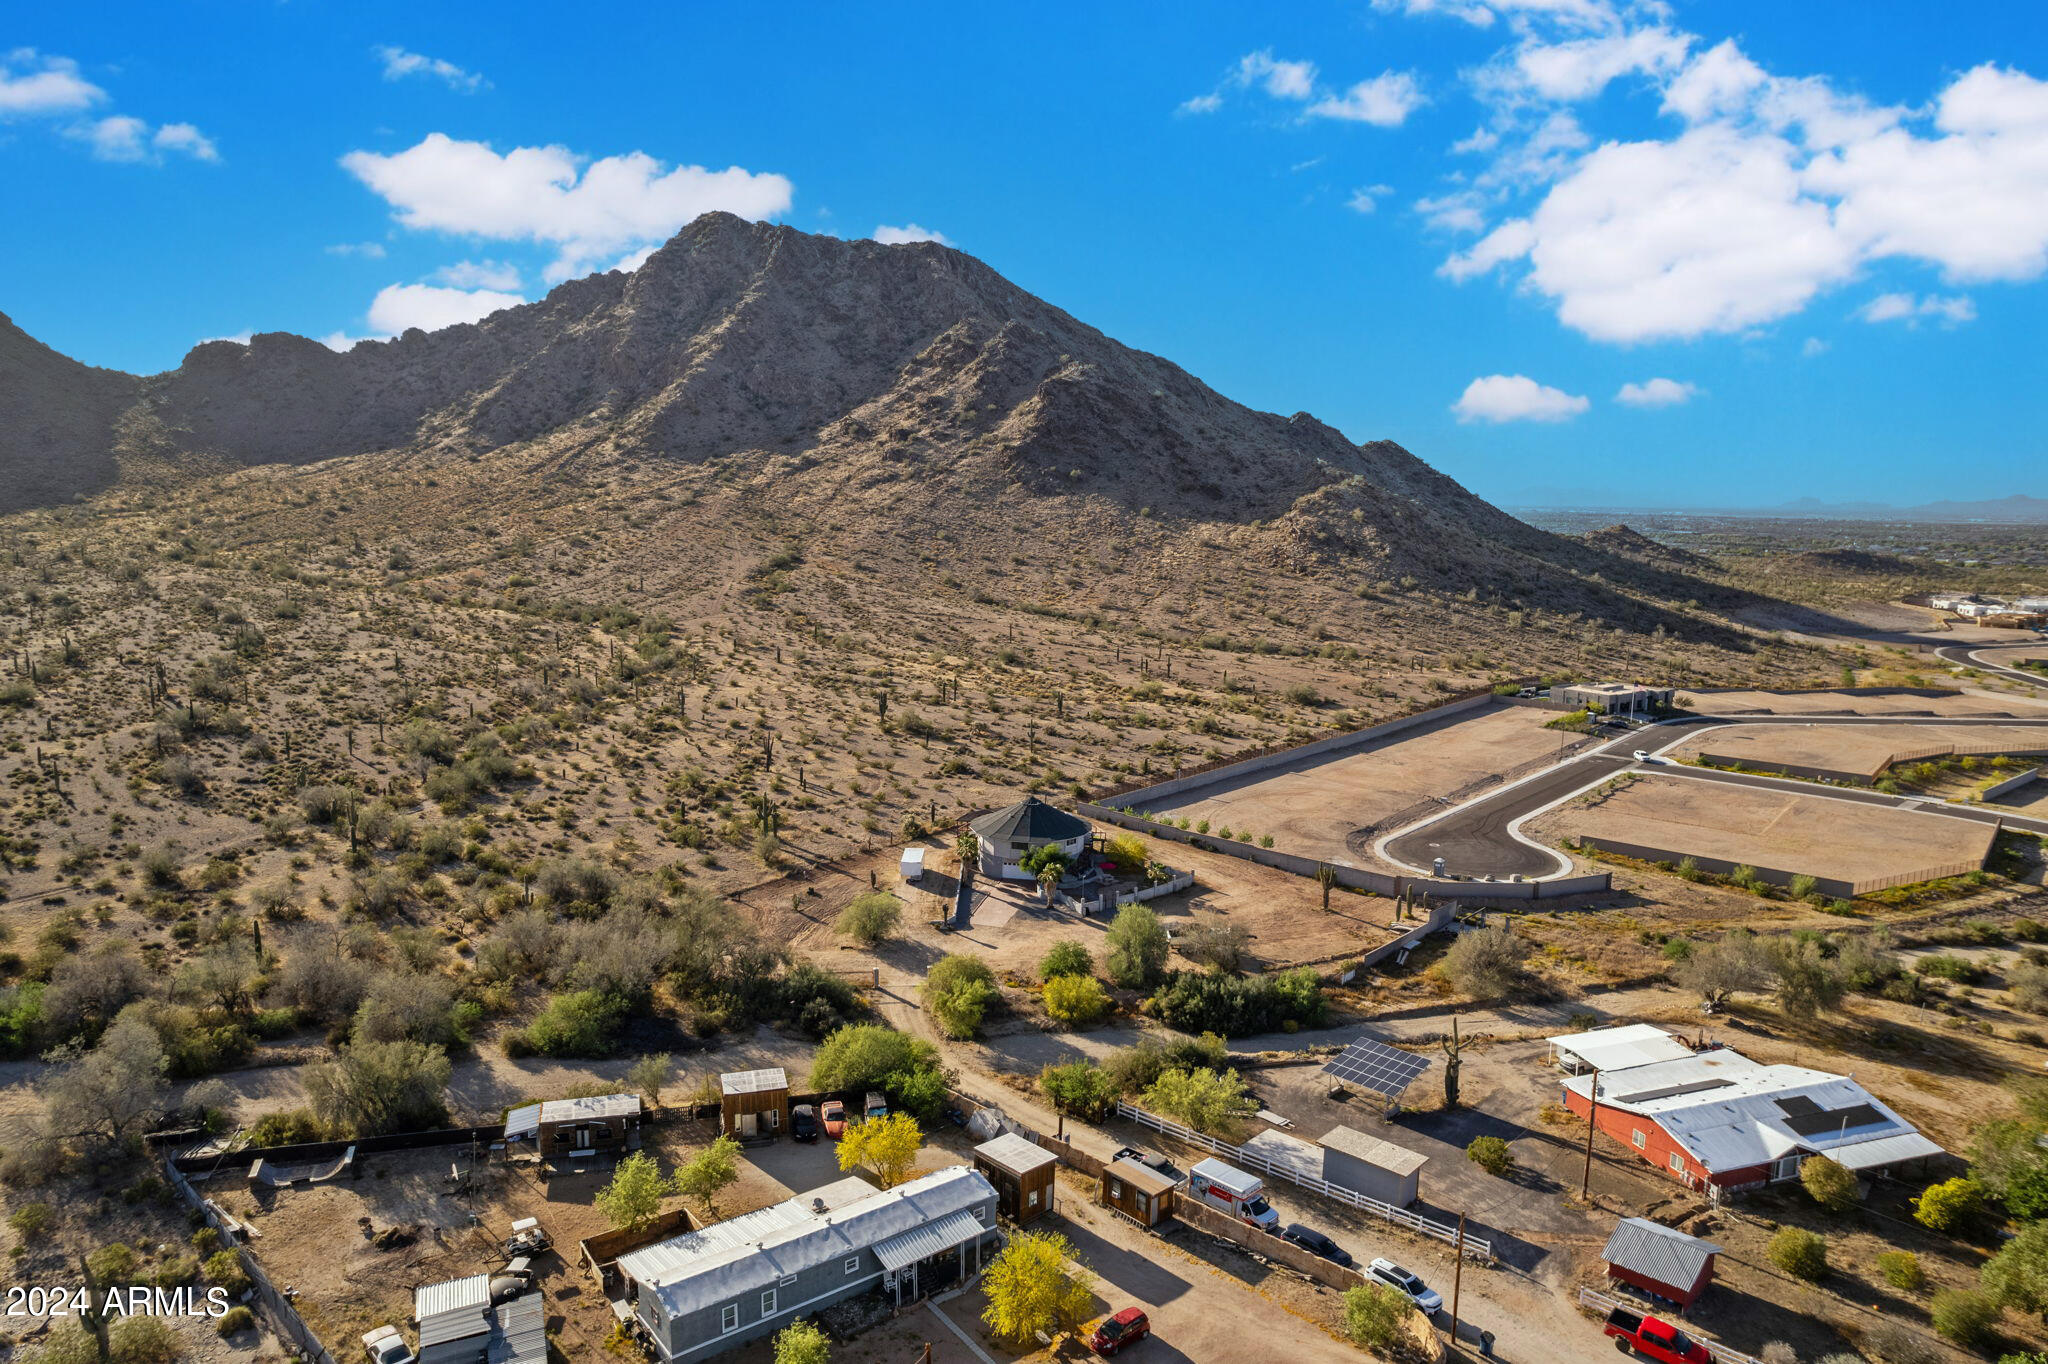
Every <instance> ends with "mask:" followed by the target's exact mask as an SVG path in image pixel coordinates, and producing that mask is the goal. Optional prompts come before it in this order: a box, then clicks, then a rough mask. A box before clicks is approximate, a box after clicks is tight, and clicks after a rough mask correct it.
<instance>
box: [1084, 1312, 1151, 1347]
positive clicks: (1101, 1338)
mask: <svg viewBox="0 0 2048 1364" xmlns="http://www.w3.org/2000/svg"><path fill="white" fill-rule="evenodd" d="M1151 1334H1152V1322H1151V1319H1150V1318H1148V1317H1147V1316H1146V1315H1145V1314H1144V1312H1143V1311H1142V1310H1140V1309H1138V1308H1136V1307H1126V1308H1125V1309H1124V1310H1123V1311H1121V1312H1119V1313H1117V1314H1116V1315H1115V1316H1113V1317H1108V1318H1105V1319H1104V1321H1103V1323H1102V1325H1100V1326H1098V1327H1096V1328H1095V1333H1094V1334H1093V1335H1091V1336H1089V1337H1088V1348H1089V1349H1091V1350H1093V1351H1095V1353H1097V1354H1099V1355H1113V1354H1115V1353H1116V1352H1117V1351H1118V1350H1121V1349H1123V1348H1124V1346H1126V1345H1134V1344H1136V1343H1137V1342H1138V1341H1141V1340H1143V1339H1144V1338H1145V1337H1146V1336H1149V1335H1151Z"/></svg>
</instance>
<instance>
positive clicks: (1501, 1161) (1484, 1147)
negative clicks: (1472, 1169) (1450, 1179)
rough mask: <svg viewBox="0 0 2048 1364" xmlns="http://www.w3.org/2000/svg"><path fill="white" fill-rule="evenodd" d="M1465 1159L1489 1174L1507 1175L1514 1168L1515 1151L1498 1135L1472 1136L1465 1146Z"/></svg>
mask: <svg viewBox="0 0 2048 1364" xmlns="http://www.w3.org/2000/svg"><path fill="white" fill-rule="evenodd" d="M1465 1159H1467V1160H1469V1161H1471V1162H1472V1163H1473V1164H1474V1165H1477V1166H1478V1167H1479V1168H1480V1169H1482V1170H1484V1171H1486V1173H1488V1174H1490V1175H1502V1176H1505V1175H1507V1174H1508V1173H1509V1172H1510V1171H1512V1170H1513V1169H1514V1168H1515V1153H1514V1152H1513V1151H1512V1150H1510V1149H1509V1147H1508V1144H1507V1143H1506V1142H1505V1141H1503V1140H1501V1139H1500V1138H1499V1137H1474V1138H1472V1140H1471V1142H1470V1143H1468V1144H1467V1145H1466V1147H1465Z"/></svg>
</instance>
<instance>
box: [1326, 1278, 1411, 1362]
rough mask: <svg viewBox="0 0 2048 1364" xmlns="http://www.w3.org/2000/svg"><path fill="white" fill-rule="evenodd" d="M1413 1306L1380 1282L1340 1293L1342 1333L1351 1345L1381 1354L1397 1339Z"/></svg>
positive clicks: (1406, 1298) (1402, 1294)
mask: <svg viewBox="0 0 2048 1364" xmlns="http://www.w3.org/2000/svg"><path fill="white" fill-rule="evenodd" d="M1414 1310H1415V1304H1414V1303H1413V1302H1410V1301H1409V1299H1408V1296H1407V1295H1406V1294H1404V1293H1401V1292H1399V1291H1397V1290H1396V1289H1393V1288H1391V1287H1389V1286H1388V1285H1386V1284H1383V1283H1362V1284H1359V1285H1358V1286H1357V1287H1356V1288H1350V1289H1346V1290H1345V1293H1344V1332H1345V1334H1346V1335H1348V1336H1350V1337H1351V1340H1352V1343H1353V1344H1355V1345H1358V1346H1361V1347H1363V1348H1364V1349H1367V1350H1372V1351H1375V1352H1377V1353H1381V1354H1384V1353H1386V1352H1388V1351H1389V1350H1390V1349H1391V1348H1392V1347H1393V1345H1394V1342H1395V1341H1397V1340H1398V1339H1399V1338H1400V1336H1401V1327H1402V1326H1403V1324H1404V1323H1406V1322H1407V1320H1408V1314H1409V1313H1410V1312H1413V1311H1414Z"/></svg>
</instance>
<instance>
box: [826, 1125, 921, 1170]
mask: <svg viewBox="0 0 2048 1364" xmlns="http://www.w3.org/2000/svg"><path fill="white" fill-rule="evenodd" d="M923 1146H924V1133H923V1132H921V1131H919V1130H918V1126H917V1119H915V1118H913V1117H911V1116H910V1115H909V1114H908V1113H891V1114H890V1115H889V1116H888V1117H886V1118H864V1119H862V1120H861V1121H859V1122H852V1123H848V1124H847V1125H846V1134H845V1135H844V1136H842V1137H840V1138H839V1148H838V1156H839V1168H840V1169H842V1170H851V1169H854V1168H855V1167H857V1166H861V1165H865V1166H867V1167H868V1169H870V1170H872V1171H873V1172H874V1175H875V1182H876V1183H877V1184H880V1185H881V1186H882V1187H883V1188H885V1189H893V1188H895V1187H896V1186H897V1185H898V1184H901V1183H902V1182H903V1181H904V1180H905V1179H906V1178H908V1177H909V1175H910V1171H911V1167H912V1166H914V1165H916V1164H917V1153H918V1151H919V1150H920V1149H921V1148H922V1147H923Z"/></svg>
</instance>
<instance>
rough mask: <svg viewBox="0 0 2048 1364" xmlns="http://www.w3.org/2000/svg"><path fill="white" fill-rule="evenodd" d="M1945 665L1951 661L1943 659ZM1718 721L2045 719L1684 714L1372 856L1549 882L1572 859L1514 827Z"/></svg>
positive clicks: (2024, 824) (2032, 824) (1987, 816)
mask: <svg viewBox="0 0 2048 1364" xmlns="http://www.w3.org/2000/svg"><path fill="white" fill-rule="evenodd" d="M1951 661H1953V660H1951ZM1722 724H1777V725H1944V726H1949V725H1972V724H1993V725H2000V726H2012V725H2021V726H2042V727H2048V718H2040V719H2035V718H2027V719H2003V718H1995V719H1979V718H1969V717H1960V716H1891V717H1886V716H1848V715H1794V716H1787V715H1730V716H1689V717H1685V718H1682V719H1679V720H1674V721H1670V722H1667V723H1665V724H1660V725H1653V726H1649V727H1647V728H1645V729H1642V730H1636V731H1631V732H1629V733H1625V734H1623V735H1621V736H1620V737H1618V738H1615V739H1612V740H1610V741H1608V742H1607V743H1604V744H1602V745H1601V746H1600V747H1598V748H1596V749H1593V750H1592V751H1590V752H1588V753H1583V754H1580V755H1579V756H1578V757H1575V758H1568V759H1566V760H1565V761H1564V762H1562V763H1560V764H1558V765H1557V766H1556V767H1551V768H1546V769H1544V770H1543V771H1542V772H1539V773H1537V774H1536V775H1535V776H1533V777H1528V778H1525V779H1523V780H1522V781H1519V782H1515V783H1512V784H1510V785H1508V786H1504V787H1502V788H1500V789H1499V790H1498V791H1492V792H1489V793H1487V794H1486V795H1483V796H1480V797H1478V798H1476V799H1474V800H1470V801H1467V802H1466V803H1465V804H1463V805H1460V806H1457V807H1455V808H1453V809H1451V810H1449V811H1446V812H1445V813H1443V814H1441V815H1436V816H1433V817H1431V818H1430V819H1428V820H1425V821H1423V822H1422V823H1420V824H1416V825H1412V826H1410V827H1409V828H1408V829H1406V830H1403V831H1401V832H1398V833H1395V834H1393V835H1391V836H1390V837H1388V838H1385V839H1383V840H1381V842H1380V851H1381V852H1382V853H1383V854H1384V855H1385V856H1387V857H1389V858H1391V859H1392V860H1394V861H1396V862H1399V863H1402V864H1404V865H1406V866H1409V867H1413V868H1416V869H1417V870H1418V871H1426V870H1428V869H1429V868H1430V867H1431V866H1432V864H1433V861H1434V859H1436V858H1439V857H1441V858H1443V859H1444V864H1445V870H1447V871H1448V872H1450V873H1451V874H1452V875H1455V876H1490V877H1493V878H1495V879H1497V880H1504V879H1508V878H1511V877H1514V876H1523V877H1528V878H1531V879H1534V878H1538V877H1546V876H1555V875H1558V874H1559V873H1561V872H1564V871H1567V870H1569V869H1570V866H1571V864H1570V862H1569V861H1568V860H1567V859H1566V858H1565V857H1564V855H1563V854H1561V853H1556V852H1553V851H1551V850H1550V849H1548V848H1545V847H1542V846H1540V845H1538V844H1536V843H1534V842H1533V841H1524V840H1522V839H1520V838H1518V837H1517V836H1516V835H1515V833H1514V830H1513V827H1512V826H1513V825H1514V824H1515V823H1516V822H1517V821H1518V820H1522V819H1526V818H1528V817H1529V816H1531V815H1534V814H1536V813H1538V812H1539V811H1541V810H1544V809H1546V808H1548V807H1549V806H1551V805H1554V804H1556V803H1558V802H1560V801H1562V800H1564V799H1566V798H1567V797H1569V796H1570V795H1571V794H1572V793H1573V792H1575V791H1578V790H1580V789H1583V788H1586V787H1591V786H1596V785H1598V784H1599V783H1601V782H1603V781H1605V780H1607V779H1608V778H1609V777H1613V776H1618V775H1619V774H1621V773H1623V772H1626V771H1629V770H1630V769H1632V768H1633V769H1638V770H1641V765H1640V764H1638V763H1636V762H1635V760H1634V757H1633V754H1634V753H1635V751H1636V750H1638V749H1642V750H1645V751H1651V752H1660V751H1662V750H1663V749H1665V748H1668V747H1670V746H1671V745H1673V744H1676V743H1678V742H1680V741H1681V740H1683V739H1684V738H1686V737H1687V736H1688V735H1689V734H1692V733H1696V732H1697V731H1698V729H1699V728H1700V727H1701V726H1708V725H1722ZM1655 770H1657V771H1660V772H1663V773H1667V774H1669V775H1672V776H1677V777H1685V778H1690V779H1694V780H1698V781H1717V782H1722V783H1725V784H1727V785H1731V786H1752V787H1758V788H1761V789H1780V790H1782V789H1785V788H1787V787H1790V788H1792V789H1794V790H1797V791H1798V792H1799V793H1800V794H1802V795H1811V796H1822V797H1826V798H1829V799H1834V800H1847V801H1854V802H1858V803H1861V804H1865V805H1889V806H1892V807H1894V808H1914V807H1924V808H1927V809H1933V810H1940V811H1941V812H1942V813H1945V814H1952V815H1958V816H1961V817H1963V818H1965V819H1974V820H1978V821H1979V822H1981V823H1986V824H1992V823H1999V822H2003V823H2004V824H2005V825H2006V826H2007V827H2009V828H2017V829H2027V830H2029V831H2031V832H2034V833H2041V834H2048V820H2042V819H2028V818H2025V817H2022V816H2019V815H2012V814H2005V813H2001V812H1997V811H1990V810H1979V809H1973V808H1971V807H1967V806H1958V805H1949V804H1946V803H1944V802H1941V801H1935V800H1919V799H1916V798H1914V797H1912V796H1888V795H1885V794H1883V793H1881V792H1877V791H1866V790H1863V789H1860V788H1847V787H1840V786H1821V785H1818V784H1816V783H1813V782H1804V781H1790V780H1788V779H1785V778H1777V777H1763V776H1758V775H1755V774H1753V773H1747V772H1721V771H1716V770H1714V769H1712V768H1704V767H1686V766H1681V765H1679V764H1676V763H1672V764H1664V765H1660V766H1658V767H1657V768H1656V769H1655Z"/></svg>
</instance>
